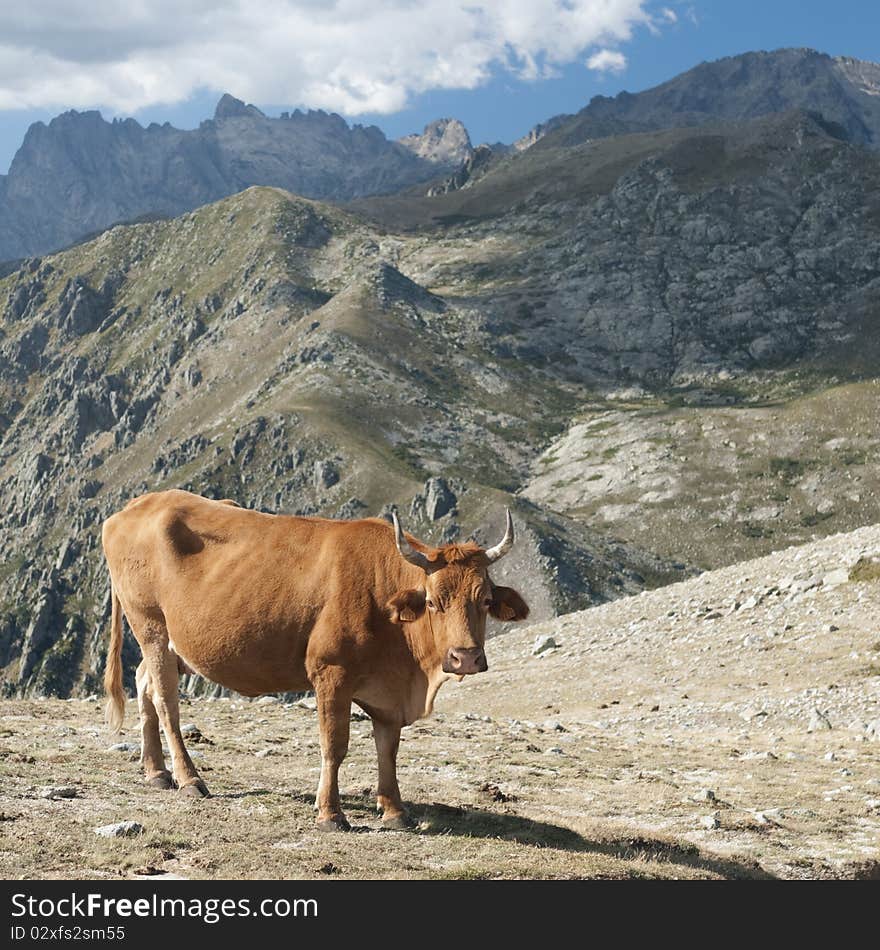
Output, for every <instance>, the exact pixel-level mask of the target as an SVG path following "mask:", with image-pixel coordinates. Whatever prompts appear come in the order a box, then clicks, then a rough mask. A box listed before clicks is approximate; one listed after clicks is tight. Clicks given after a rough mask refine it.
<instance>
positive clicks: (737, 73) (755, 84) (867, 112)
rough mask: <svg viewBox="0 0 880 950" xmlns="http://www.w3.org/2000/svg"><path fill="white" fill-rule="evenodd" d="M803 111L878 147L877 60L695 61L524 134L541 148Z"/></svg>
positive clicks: (746, 57)
mask: <svg viewBox="0 0 880 950" xmlns="http://www.w3.org/2000/svg"><path fill="white" fill-rule="evenodd" d="M791 109H803V110H808V111H813V112H817V113H819V114H821V115H822V116H823V117H824V118H825V120H826V121H828V122H833V123H835V124H837V125H839V126H840V127H841V128H842V129H843V131H844V134H845V136H846V137H847V139H848V140H849V141H852V142H854V143H857V144H859V145H868V146H871V147H873V148H880V64H877V63H871V62H864V61H861V60H856V59H852V58H849V57H836V58H835V57H831V56H828V55H827V54H826V53H819V52H817V51H816V50H811V49H780V50H774V51H772V52H752V53H743V54H741V55H739V56H729V57H727V58H725V59H720V60H716V61H714V62H710V63H701V64H700V65H699V66H696V67H694V68H693V69H690V70H688V71H687V72H685V73H682V74H681V75H679V76H676V77H675V78H674V79H671V80H669V81H668V82H665V83H662V84H661V85H659V86H656V87H654V88H652V89H648V90H646V91H644V92H640V93H635V94H633V93H629V92H622V93H620V95H618V96H615V97H613V98H609V97H607V96H596V97H595V98H594V99H592V100H591V101H590V103H589V105H587V106H586V107H585V108H583V109H582V110H581V111H580V112H578V113H577V114H576V115H574V116H568V117H567V118H564V117H562V116H556V117H554V118H553V119H551V120H550V121H549V122H548V123H545V124H544V126H543V127H541V126H539V127H538V128H537V129H536V130H533V133H532V134H531V136H530V137H527V138H526V142H525V143H524V144H526V143H529V139H530V138H531V139H533V140H536V141H539V142H540V146H539V147H541V148H544V147H556V146H560V145H576V144H578V143H581V142H585V141H587V140H589V139H597V138H605V137H607V136H610V135H621V134H625V133H629V132H647V131H653V130H656V129H668V128H676V127H681V126H696V125H703V124H705V123H708V122H718V121H719V120H730V121H741V120H744V119H755V118H759V117H760V116H765V115H770V114H771V113H774V112H786V111H789V110H791Z"/></svg>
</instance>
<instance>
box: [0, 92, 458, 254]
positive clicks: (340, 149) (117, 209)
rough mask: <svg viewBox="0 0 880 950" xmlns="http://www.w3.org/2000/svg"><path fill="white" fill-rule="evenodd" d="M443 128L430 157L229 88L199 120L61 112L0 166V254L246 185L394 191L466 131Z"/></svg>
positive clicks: (338, 194) (333, 192) (323, 193)
mask: <svg viewBox="0 0 880 950" xmlns="http://www.w3.org/2000/svg"><path fill="white" fill-rule="evenodd" d="M445 133H446V134H445V136H444V135H443V134H441V135H440V136H439V139H438V140H437V141H435V142H434V146H433V151H432V149H431V148H428V147H427V146H426V148H427V150H428V151H429V152H431V156H429V157H427V158H425V157H420V155H419V154H416V152H415V151H413V150H411V149H409V148H405V147H404V146H402V145H399V144H397V143H396V142H389V141H388V140H387V139H386V138H385V136H384V135H383V134H382V132H381V131H380V130H379V129H377V128H376V127H375V126H370V127H363V126H358V125H356V126H354V127H350V126H349V125H348V124H347V123H346V122H345V121H344V120H343V119H341V118H340V117H339V116H337V115H328V114H327V113H325V112H307V113H303V112H299V111H296V112H293V113H283V114H282V116H281V118H278V119H273V118H269V117H267V116H265V115H263V113H262V112H260V110H259V109H257V108H256V107H255V106H251V105H245V103H243V102H241V101H240V100H238V99H235V98H234V97H232V96H229V95H225V96H223V98H222V99H221V100H220V102H219V103H218V105H217V110H216V112H215V114H214V118H213V119H210V120H208V121H206V122H203V123H202V124H201V126H200V127H199V128H198V129H196V130H194V131H181V130H180V129H175V128H172V127H171V126H170V125H169V124H167V123H166V124H164V125H157V124H155V123H154V124H152V125H150V126H149V127H147V128H143V127H142V126H141V125H139V124H138V123H137V122H136V121H134V119H126V120H123V121H119V120H114V121H113V122H106V121H105V120H104V119H103V118H102V117H101V115H100V113H98V112H84V113H78V112H67V113H65V114H64V115H61V116H58V117H57V118H55V119H53V120H52V121H51V122H50V123H49V124H48V125H45V124H43V123H42V122H38V123H35V124H34V125H33V126H31V128H30V129H29V130H28V133H27V135H26V136H25V139H24V142H23V144H22V146H21V148H20V149H19V151H18V152H17V153H16V155H15V158H14V159H13V162H12V166H11V168H10V170H9V174H8V175H7V176H4V177H0V260H7V259H13V258H21V257H25V256H27V255H33V254H42V253H45V252H46V251H50V250H54V249H56V248H59V247H63V246H65V245H68V244H71V243H72V242H74V241H76V240H79V239H81V238H82V237H83V236H84V235H87V234H89V233H95V232H97V231H100V230H103V229H104V228H106V227H108V226H110V225H112V224H115V223H117V222H120V221H130V220H132V219H135V218H138V217H141V216H143V215H147V214H149V215H153V216H156V215H159V216H173V215H177V214H180V213H181V212H183V211H187V210H189V209H192V208H196V207H199V206H201V205H203V204H206V203H208V202H210V201H216V200H217V199H219V198H222V197H224V196H225V195H230V194H234V193H236V192H238V191H241V190H242V189H243V188H247V187H249V186H250V185H274V186H278V187H281V188H285V189H288V190H290V191H293V192H296V193H297V194H301V195H305V196H307V197H313V198H322V199H328V198H332V199H341V200H345V199H349V198H353V197H356V196H359V195H369V194H377V193H384V192H391V191H396V190H398V189H400V188H404V187H407V186H409V185H412V184H414V183H416V182H420V181H426V180H428V179H430V178H432V177H435V176H436V175H437V172H438V166H439V167H440V168H442V167H444V165H443V163H444V162H445V161H447V159H445V158H444V157H443V156H444V155H445V154H447V153H448V154H450V155H452V154H453V153H454V152H455V147H456V144H455V143H458V146H461V145H462V141H466V140H467V132H466V131H465V130H464V127H463V126H461V125H460V123H454V122H447V125H446V127H445ZM462 136H463V139H462ZM432 141H433V140H432ZM432 156H433V157H432ZM448 161H449V162H450V163H452V164H455V163H456V162H457V161H458V159H457V158H449V159H448Z"/></svg>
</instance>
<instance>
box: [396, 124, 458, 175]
mask: <svg viewBox="0 0 880 950" xmlns="http://www.w3.org/2000/svg"><path fill="white" fill-rule="evenodd" d="M397 141H398V143H399V144H400V145H402V146H403V147H404V148H408V149H409V150H410V151H411V152H412V153H413V154H415V155H418V156H419V158H424V159H427V160H428V161H430V162H436V163H437V164H439V165H461V163H462V162H465V161H467V160H468V159H469V158H470V157H471V155H472V154H473V146H472V145H471V139H470V136H469V135H468V132H467V129H466V128H465V127H464V126H463V125H462V124H461V122H459V121H458V119H436V120H435V121H434V122H429V123H428V125H426V126H425V129H424V131H423V132H422V134H421V135H419V134H417V133H415V134H413V135H405V136H404V137H403V138H400V139H398V140H397Z"/></svg>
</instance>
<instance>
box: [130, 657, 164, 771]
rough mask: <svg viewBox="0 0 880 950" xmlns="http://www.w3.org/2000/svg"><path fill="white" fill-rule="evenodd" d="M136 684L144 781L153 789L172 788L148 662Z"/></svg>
mask: <svg viewBox="0 0 880 950" xmlns="http://www.w3.org/2000/svg"><path fill="white" fill-rule="evenodd" d="M135 682H136V683H137V695H138V710H139V711H140V717H141V765H142V766H143V768H144V780H145V781H146V783H147V785H150V786H152V787H153V788H163V789H167V788H171V773H170V772H169V771H168V769H166V768H165V757H164V756H163V755H162V739H161V737H160V735H159V716H158V714H157V713H156V707H155V705H154V704H153V697H152V692H153V689H152V684H151V682H150V672H149V669H148V667H147V661H146V660H141V663H140V665H139V666H138V668H137V672H136V673H135Z"/></svg>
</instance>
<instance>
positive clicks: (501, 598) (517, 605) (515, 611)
mask: <svg viewBox="0 0 880 950" xmlns="http://www.w3.org/2000/svg"><path fill="white" fill-rule="evenodd" d="M489 613H490V614H492V616H493V617H494V618H495V619H496V620H525V619H526V617H528V615H529V605H528V604H527V603H526V602H525V601H524V600H523V599H522V597H520V596H519V594H518V593H517V592H516V591H515V590H514V589H513V588H512V587H493V588H492V606H491V607H489Z"/></svg>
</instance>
